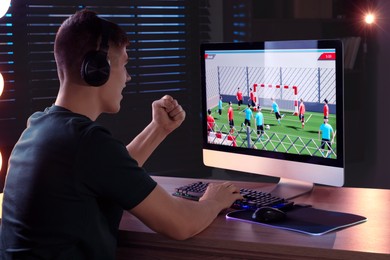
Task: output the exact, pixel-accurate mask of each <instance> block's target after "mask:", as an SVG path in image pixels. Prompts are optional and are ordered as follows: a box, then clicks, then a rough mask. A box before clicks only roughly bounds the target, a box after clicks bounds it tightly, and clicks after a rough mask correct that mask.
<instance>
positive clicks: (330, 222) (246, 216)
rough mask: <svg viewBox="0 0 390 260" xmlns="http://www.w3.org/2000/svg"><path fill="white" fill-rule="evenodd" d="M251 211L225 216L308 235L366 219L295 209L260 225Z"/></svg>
mask: <svg viewBox="0 0 390 260" xmlns="http://www.w3.org/2000/svg"><path fill="white" fill-rule="evenodd" d="M252 214H253V211H247V210H237V211H233V212H229V213H228V214H227V215H226V218H228V219H236V220H240V221H245V222H250V223H255V224H261V225H266V226H271V227H275V228H280V229H286V230H291V231H296V232H301V233H305V234H309V235H323V234H325V233H328V232H331V231H334V230H337V229H341V228H345V227H349V226H352V225H356V224H359V223H362V222H365V221H366V220H367V218H365V217H363V216H359V215H355V214H350V213H343V212H335V211H328V210H322V209H315V208H311V207H304V208H301V207H299V208H295V209H292V210H290V211H288V212H287V217H286V218H285V219H284V220H281V221H278V222H270V223H262V222H258V221H256V220H254V219H252Z"/></svg>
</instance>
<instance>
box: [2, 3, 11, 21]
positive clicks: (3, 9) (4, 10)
mask: <svg viewBox="0 0 390 260" xmlns="http://www.w3.org/2000/svg"><path fill="white" fill-rule="evenodd" d="M10 4H11V0H1V2H0V18H1V17H3V16H4V15H5V14H6V13H7V11H8V8H9V6H10Z"/></svg>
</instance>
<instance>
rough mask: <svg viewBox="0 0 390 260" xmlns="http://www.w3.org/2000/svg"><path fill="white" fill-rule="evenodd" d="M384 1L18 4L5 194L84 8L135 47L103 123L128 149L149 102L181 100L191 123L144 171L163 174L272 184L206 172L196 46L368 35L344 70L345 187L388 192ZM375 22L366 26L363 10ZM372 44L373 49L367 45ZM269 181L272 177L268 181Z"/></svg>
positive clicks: (5, 61)
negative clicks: (21, 143)
mask: <svg viewBox="0 0 390 260" xmlns="http://www.w3.org/2000/svg"><path fill="white" fill-rule="evenodd" d="M389 2H390V1H387V0H375V1H368V0H355V1H352V0H318V1H312V0H272V1H266V0H247V1H239V0H200V1H193V0H176V1H157V0H154V1H152V0H142V1H141V0H139V1H126V0H110V1H103V0H84V1H75V0H57V1H49V0H30V1H28V0H13V1H12V2H11V3H12V6H11V8H10V10H9V12H8V14H7V15H6V16H5V17H3V18H1V19H0V72H1V73H2V74H3V76H4V80H5V89H4V93H3V95H2V96H1V97H0V151H1V153H2V156H3V167H2V169H1V177H0V189H1V188H2V186H3V183H4V179H5V175H6V167H7V160H8V157H9V154H10V152H11V150H12V147H13V145H14V144H15V142H16V141H17V140H18V137H19V135H20V133H21V132H22V131H23V129H24V128H25V126H26V120H27V118H28V116H29V115H30V114H31V113H33V112H34V111H36V110H42V109H44V108H45V107H47V106H50V105H51V104H52V103H53V102H54V100H55V96H56V93H57V91H58V80H57V74H56V68H55V62H54V55H53V42H54V37H55V33H56V30H57V29H58V27H59V25H60V24H61V22H62V21H63V20H64V19H66V17H68V16H69V15H70V14H72V13H74V12H75V11H76V10H79V9H82V8H89V9H91V10H94V11H96V12H98V13H99V14H100V15H101V16H102V17H104V18H106V19H109V20H112V21H114V22H116V23H118V24H120V25H121V26H122V27H123V28H124V29H125V30H126V31H127V32H128V36H129V39H130V41H131V45H130V47H129V51H128V54H129V57H130V62H129V64H128V71H129V73H130V75H131V77H132V81H131V82H129V83H128V85H127V87H126V88H125V90H124V91H125V92H124V99H123V101H122V108H121V111H120V112H119V113H118V114H117V115H103V116H102V117H100V118H99V122H100V123H101V124H103V125H104V126H106V127H107V128H109V129H110V130H111V131H112V133H113V135H115V136H116V137H117V138H119V139H120V140H122V141H123V142H125V143H128V142H129V141H130V140H131V139H132V138H133V137H134V136H135V135H136V134H137V133H138V132H140V131H141V130H142V129H143V127H145V126H146V124H147V123H148V122H149V121H150V119H151V103H152V101H153V100H155V99H159V98H161V97H162V96H163V95H165V94H169V95H172V96H174V97H175V98H176V99H178V100H179V102H180V103H181V104H182V106H183V107H184V109H185V110H186V112H187V118H186V121H185V122H184V123H183V125H182V126H181V128H180V129H177V130H176V131H175V132H174V133H173V134H171V135H170V136H169V137H168V138H167V140H166V141H165V142H164V143H163V144H162V145H161V146H160V147H159V148H158V149H157V150H156V151H155V153H154V154H153V155H152V156H151V158H150V159H149V161H148V162H147V163H146V164H145V168H146V169H147V170H148V171H149V172H151V173H152V174H156V175H172V176H188V177H201V178H228V179H244V180H258V179H259V180H267V181H268V180H269V179H268V178H263V177H257V176H256V177H255V176H252V175H248V174H244V173H239V172H231V171H223V170H217V169H210V168H206V167H204V166H202V158H201V118H200V113H201V111H200V104H201V102H200V64H199V45H200V43H201V42H205V41H229V42H232V41H261V40H284V39H328V38H338V39H343V40H345V39H347V38H348V37H361V44H360V46H359V51H358V53H357V57H356V61H355V63H354V64H353V66H351V67H349V68H346V69H345V74H344V75H345V86H344V92H345V127H346V130H345V135H346V137H345V140H346V156H345V158H346V184H345V186H358V187H374V188H390V176H389V175H390V173H388V172H389V170H388V169H387V168H388V167H387V160H388V159H389V156H388V149H389V147H390V142H389V137H388V129H387V127H388V125H389V123H388V122H387V121H388V120H389V115H388V112H387V110H388V108H387V104H388V103H389V95H390V91H389V85H388V84H387V83H388V81H389V80H388V75H389V72H390V64H389V63H390V51H389V49H390V48H389V47H390V21H389V19H388V17H386V15H388V14H390V3H389ZM368 10H373V11H375V12H376V14H377V17H378V20H377V22H376V23H374V24H371V25H370V26H368V25H365V24H364V23H363V15H364V13H365V12H366V11H368ZM365 46H366V47H367V48H365ZM271 181H272V179H271Z"/></svg>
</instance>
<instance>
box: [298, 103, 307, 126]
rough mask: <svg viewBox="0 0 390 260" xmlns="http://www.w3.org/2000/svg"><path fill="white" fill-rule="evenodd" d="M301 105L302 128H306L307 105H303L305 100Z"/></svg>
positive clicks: (300, 118)
mask: <svg viewBox="0 0 390 260" xmlns="http://www.w3.org/2000/svg"><path fill="white" fill-rule="evenodd" d="M300 101H301V103H300V104H299V121H301V123H302V128H304V127H305V112H306V108H305V103H303V99H302V98H301V100H300Z"/></svg>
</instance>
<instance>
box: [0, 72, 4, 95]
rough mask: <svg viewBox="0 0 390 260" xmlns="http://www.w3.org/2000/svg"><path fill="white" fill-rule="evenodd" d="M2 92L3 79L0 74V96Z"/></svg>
mask: <svg viewBox="0 0 390 260" xmlns="http://www.w3.org/2000/svg"><path fill="white" fill-rule="evenodd" d="M3 90H4V78H3V75H2V74H1V73H0V96H1V94H3Z"/></svg>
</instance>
